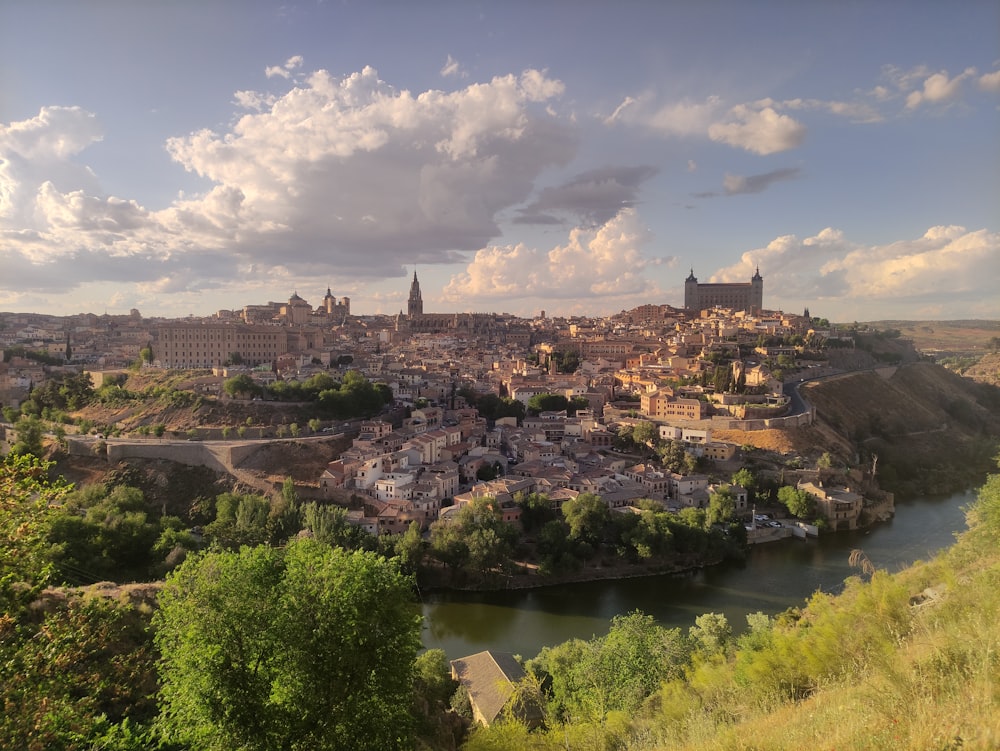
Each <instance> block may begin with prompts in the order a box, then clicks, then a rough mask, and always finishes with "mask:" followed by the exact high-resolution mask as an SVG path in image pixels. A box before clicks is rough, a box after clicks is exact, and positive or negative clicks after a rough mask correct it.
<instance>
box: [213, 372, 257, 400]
mask: <svg viewBox="0 0 1000 751" xmlns="http://www.w3.org/2000/svg"><path fill="white" fill-rule="evenodd" d="M222 390H223V391H225V392H226V393H227V394H228V395H229V396H231V397H233V398H234V399H235V398H237V397H243V398H246V397H248V396H254V395H256V394H259V393H260V387H259V386H258V385H257V384H256V383H254V380H253V378H251V377H250V376H248V375H247V374H246V373H240V374H239V375H236V376H233V377H232V378H227V379H226V380H225V381H223V383H222Z"/></svg>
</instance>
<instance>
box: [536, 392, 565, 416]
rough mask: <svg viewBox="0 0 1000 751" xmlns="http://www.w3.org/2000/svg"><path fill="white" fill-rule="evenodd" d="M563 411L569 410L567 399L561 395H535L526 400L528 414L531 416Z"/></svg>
mask: <svg viewBox="0 0 1000 751" xmlns="http://www.w3.org/2000/svg"><path fill="white" fill-rule="evenodd" d="M564 409H569V399H567V398H566V397H565V396H563V395H562V394H535V395H534V396H533V397H531V398H530V399H529V400H528V412H529V413H531V414H533V415H537V414H539V413H541V412H561V411H562V410H564Z"/></svg>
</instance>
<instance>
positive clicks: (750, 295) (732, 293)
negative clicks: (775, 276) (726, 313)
mask: <svg viewBox="0 0 1000 751" xmlns="http://www.w3.org/2000/svg"><path fill="white" fill-rule="evenodd" d="M717 306H718V307H721V308H731V309H732V310H745V311H746V312H748V313H753V312H757V311H760V310H762V309H763V307H764V277H762V276H761V275H760V268H758V269H757V271H756V272H755V273H754V275H753V277H751V279H750V281H749V282H725V283H714V284H700V283H699V282H698V279H697V277H695V275H694V269H691V274H690V275H689V276H688V278H687V279H685V280H684V307H685V308H687V309H688V310H692V311H693V310H708V309H709V308H714V307H717Z"/></svg>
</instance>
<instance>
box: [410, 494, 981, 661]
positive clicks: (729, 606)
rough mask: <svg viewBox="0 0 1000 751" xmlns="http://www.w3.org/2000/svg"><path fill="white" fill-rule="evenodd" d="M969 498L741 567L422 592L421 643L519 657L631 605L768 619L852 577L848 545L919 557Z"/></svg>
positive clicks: (752, 557)
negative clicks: (533, 586) (482, 589)
mask: <svg viewBox="0 0 1000 751" xmlns="http://www.w3.org/2000/svg"><path fill="white" fill-rule="evenodd" d="M975 497H976V491H967V492H963V493H956V494H955V495H952V496H948V497H933V498H919V499H914V500H910V501H899V502H897V503H896V516H895V518H893V519H892V520H891V521H888V522H885V523H882V524H878V525H876V526H875V527H872V528H870V529H868V530H862V531H859V532H841V533H838V534H832V535H828V536H825V537H822V538H820V539H818V540H799V539H795V538H790V539H786V540H782V541H779V542H774V543H768V544H762V545H755V546H753V547H752V548H751V550H750V553H749V555H748V557H747V561H746V563H745V564H740V565H736V564H723V565H720V566H713V567H710V568H707V569H703V570H700V571H696V572H692V573H686V574H678V575H661V576H650V577H640V578H635V579H620V580H612V581H607V580H605V581H594V582H583V583H578V584H567V585H555V586H550V587H541V588H538V589H527V590H508V591H501V592H441V593H434V594H431V595H424V597H423V603H422V611H423V615H424V631H423V642H424V646H425V647H426V648H428V649H432V648H438V649H443V650H444V651H445V653H446V654H447V656H448V659H456V658H459V657H463V656H465V655H469V654H474V653H475V652H480V651H482V650H484V649H494V650H499V651H503V652H514V653H516V654H519V655H521V656H522V657H524V658H525V659H527V658H530V657H534V656H535V655H536V654H538V652H539V651H540V650H541V648H542V647H544V646H551V645H554V644H559V643H560V642H563V641H566V640H567V639H572V638H574V637H578V638H582V639H589V638H591V637H592V636H598V635H603V634H606V633H607V631H608V627H609V624H610V620H611V618H612V617H614V616H615V615H618V614H621V613H628V612H631V611H633V610H641V611H642V612H644V613H647V614H648V615H652V616H653V617H654V618H656V620H657V621H658V622H659V623H661V624H663V625H664V626H669V627H673V626H679V627H681V628H685V629H686V628H687V627H688V626H691V625H693V624H694V619H695V618H696V617H697V616H698V615H701V614H702V613H708V612H715V613H723V614H725V616H726V617H727V618H728V619H729V622H730V624H731V625H732V626H733V628H734V630H736V631H739V630H741V629H742V628H743V627H744V626H745V624H746V620H745V619H746V615H747V614H748V613H753V612H756V611H758V610H759V611H763V612H765V613H768V614H771V615H773V614H775V613H779V612H781V611H783V610H785V609H787V608H789V607H791V606H793V605H799V604H801V603H803V602H804V601H805V600H806V599H807V598H808V597H809V596H810V595H812V594H813V593H814V592H816V591H817V590H823V591H825V592H838V591H839V590H840V589H841V588H842V587H843V582H844V579H846V578H847V577H849V576H851V575H853V574H856V573H858V572H857V570H856V569H852V568H851V567H850V566H849V565H848V562H847V559H848V556H849V554H850V551H851V550H852V549H854V548H860V549H862V550H863V551H864V552H865V554H866V555H867V556H868V558H869V559H870V560H871V562H872V563H873V564H874V565H875V566H876V567H877V568H880V569H885V570H887V571H890V572H893V571H898V570H899V569H901V568H904V567H906V566H908V565H910V564H911V563H913V562H914V561H917V560H927V559H928V558H930V557H932V556H933V554H934V553H935V552H936V551H938V550H940V549H942V548H945V547H948V546H949V545H951V544H952V543H953V542H954V540H955V533H956V532H960V531H962V530H963V529H965V514H964V511H963V508H964V507H966V506H968V505H969V504H970V503H972V502H973V501H974V500H975Z"/></svg>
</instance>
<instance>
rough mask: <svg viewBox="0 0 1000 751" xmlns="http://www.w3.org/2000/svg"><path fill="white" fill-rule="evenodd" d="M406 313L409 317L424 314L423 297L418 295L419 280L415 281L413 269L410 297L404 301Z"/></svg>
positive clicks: (415, 273) (415, 274)
mask: <svg viewBox="0 0 1000 751" xmlns="http://www.w3.org/2000/svg"><path fill="white" fill-rule="evenodd" d="M406 313H407V315H409V316H410V317H413V316H420V315H423V314H424V299H423V297H421V295H420V282H419V281H417V271H416V269H414V270H413V282H411V284H410V297H409V299H408V300H407V302H406Z"/></svg>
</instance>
